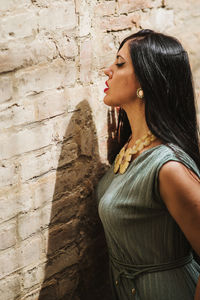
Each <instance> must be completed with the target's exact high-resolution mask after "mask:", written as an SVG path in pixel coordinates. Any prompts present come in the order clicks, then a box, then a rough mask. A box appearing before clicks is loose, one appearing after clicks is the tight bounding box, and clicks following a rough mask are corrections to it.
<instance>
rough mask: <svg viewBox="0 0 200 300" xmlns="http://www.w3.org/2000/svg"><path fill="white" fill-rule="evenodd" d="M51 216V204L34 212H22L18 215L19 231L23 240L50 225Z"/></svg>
mask: <svg viewBox="0 0 200 300" xmlns="http://www.w3.org/2000/svg"><path fill="white" fill-rule="evenodd" d="M50 216H51V204H50V205H46V206H44V207H42V208H40V209H38V210H36V211H34V212H30V213H26V214H25V215H24V214H22V215H20V216H19V217H18V233H19V237H20V239H21V240H24V239H26V238H28V237H29V236H30V235H32V234H35V233H37V232H39V231H41V230H43V229H44V228H46V227H48V225H49V222H50Z"/></svg>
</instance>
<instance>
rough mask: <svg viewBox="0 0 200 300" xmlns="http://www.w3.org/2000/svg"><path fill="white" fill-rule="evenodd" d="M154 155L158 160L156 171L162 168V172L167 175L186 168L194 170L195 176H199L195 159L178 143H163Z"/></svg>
mask: <svg viewBox="0 0 200 300" xmlns="http://www.w3.org/2000/svg"><path fill="white" fill-rule="evenodd" d="M154 155H155V156H156V157H157V161H158V164H157V167H158V170H157V171H158V172H160V169H161V168H162V173H163V172H165V173H167V174H168V175H169V174H170V173H172V172H174V173H176V172H181V171H183V170H185V169H186V168H187V169H190V170H191V171H192V172H194V173H195V174H196V176H197V177H200V170H199V169H198V167H197V165H196V163H195V161H194V160H193V159H192V158H191V157H190V155H189V154H188V153H186V152H185V151H184V150H183V149H182V148H181V147H180V146H178V145H175V144H173V143H168V144H165V145H163V147H160V148H159V149H158V151H157V153H154Z"/></svg>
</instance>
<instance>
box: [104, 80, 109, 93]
mask: <svg viewBox="0 0 200 300" xmlns="http://www.w3.org/2000/svg"><path fill="white" fill-rule="evenodd" d="M105 84H106V85H107V88H105V89H104V93H105V92H106V91H107V90H109V86H108V83H107V81H106V82H105Z"/></svg>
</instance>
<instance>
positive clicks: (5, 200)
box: [0, 189, 19, 223]
mask: <svg viewBox="0 0 200 300" xmlns="http://www.w3.org/2000/svg"><path fill="white" fill-rule="evenodd" d="M0 207H1V209H0V223H2V222H5V221H6V220H9V219H11V218H14V217H15V216H16V215H17V214H18V212H19V211H18V206H17V202H16V194H15V193H14V190H10V191H9V192H6V191H3V189H2V191H1V194H0Z"/></svg>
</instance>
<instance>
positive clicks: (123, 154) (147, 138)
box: [114, 131, 156, 174]
mask: <svg viewBox="0 0 200 300" xmlns="http://www.w3.org/2000/svg"><path fill="white" fill-rule="evenodd" d="M130 138H131V137H130ZM130 138H129V140H128V142H127V143H126V144H125V145H124V147H123V148H122V149H121V151H120V152H119V154H118V155H117V156H116V159H115V162H114V173H117V172H118V171H119V173H120V174H124V172H125V171H126V169H127V168H128V166H129V163H130V161H131V158H132V155H133V154H136V153H138V152H139V151H141V150H142V149H143V148H145V147H147V146H149V145H150V144H151V143H152V142H153V141H155V140H156V137H155V136H154V135H153V134H152V133H151V132H150V131H148V132H147V134H146V135H144V136H143V137H141V138H140V139H138V140H136V142H135V144H134V145H133V147H131V148H128V149H127V146H128V143H129V141H130Z"/></svg>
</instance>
